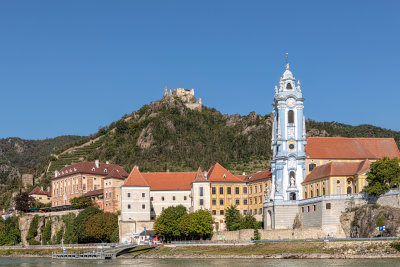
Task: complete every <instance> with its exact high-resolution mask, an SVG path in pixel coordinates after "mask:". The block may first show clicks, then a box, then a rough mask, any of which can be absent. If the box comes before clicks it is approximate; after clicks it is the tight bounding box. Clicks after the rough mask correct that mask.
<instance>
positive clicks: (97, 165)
mask: <svg viewBox="0 0 400 267" xmlns="http://www.w3.org/2000/svg"><path fill="white" fill-rule="evenodd" d="M94 164H96V168H100V163H99V160H98V159H96V160H95V161H94Z"/></svg>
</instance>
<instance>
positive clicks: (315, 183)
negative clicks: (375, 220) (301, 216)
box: [302, 137, 400, 198]
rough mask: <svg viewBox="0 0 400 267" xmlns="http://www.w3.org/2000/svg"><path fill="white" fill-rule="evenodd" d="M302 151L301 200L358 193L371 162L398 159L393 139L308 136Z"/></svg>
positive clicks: (363, 184)
mask: <svg viewBox="0 0 400 267" xmlns="http://www.w3.org/2000/svg"><path fill="white" fill-rule="evenodd" d="M305 150H306V154H307V158H306V160H305V164H306V178H305V179H304V181H303V182H302V188H303V198H313V197H318V196H322V195H343V194H356V193H360V192H362V191H363V189H364V187H365V186H366V185H367V181H366V173H367V172H368V170H369V167H370V165H371V163H372V162H374V161H376V160H379V159H382V158H384V157H389V158H394V157H400V153H399V150H398V148H397V145H396V142H395V141H394V139H393V138H345V137H310V138H308V139H307V145H306V148H305Z"/></svg>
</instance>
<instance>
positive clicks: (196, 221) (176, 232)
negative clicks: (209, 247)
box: [154, 205, 214, 240]
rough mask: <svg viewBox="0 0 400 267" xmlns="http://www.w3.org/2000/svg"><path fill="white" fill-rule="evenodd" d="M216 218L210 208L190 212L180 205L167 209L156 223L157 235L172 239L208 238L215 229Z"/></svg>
mask: <svg viewBox="0 0 400 267" xmlns="http://www.w3.org/2000/svg"><path fill="white" fill-rule="evenodd" d="M213 224H214V220H213V218H212V215H211V213H210V212H209V211H208V210H198V211H196V212H192V213H188V212H187V210H186V207H184V206H182V205H179V206H176V207H169V208H167V209H165V210H164V211H163V212H162V213H161V215H160V216H159V217H158V218H157V219H156V221H155V223H154V231H155V233H156V234H157V235H161V236H164V237H165V238H166V239H167V240H171V239H206V238H208V237H210V236H211V235H212V233H213V229H214V226H213Z"/></svg>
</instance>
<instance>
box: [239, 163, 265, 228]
mask: <svg viewBox="0 0 400 267" xmlns="http://www.w3.org/2000/svg"><path fill="white" fill-rule="evenodd" d="M245 182H246V184H247V192H248V207H247V210H248V211H247V213H248V214H250V215H253V216H254V217H255V218H256V220H257V221H262V219H263V207H264V199H265V196H266V194H267V193H269V191H270V189H271V171H270V170H264V171H259V172H256V173H252V174H250V175H248V176H246V178H245Z"/></svg>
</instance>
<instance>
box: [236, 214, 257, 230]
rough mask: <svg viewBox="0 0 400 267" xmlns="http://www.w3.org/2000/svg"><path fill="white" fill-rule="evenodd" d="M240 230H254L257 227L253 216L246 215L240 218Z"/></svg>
mask: <svg viewBox="0 0 400 267" xmlns="http://www.w3.org/2000/svg"><path fill="white" fill-rule="evenodd" d="M240 226H241V229H255V228H256V227H257V221H256V218H254V216H253V215H246V216H243V217H242V220H241V225H240Z"/></svg>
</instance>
